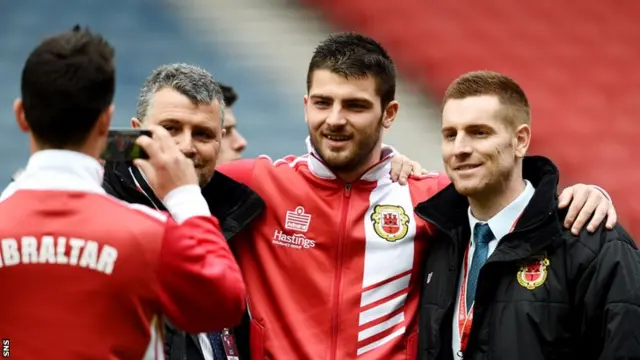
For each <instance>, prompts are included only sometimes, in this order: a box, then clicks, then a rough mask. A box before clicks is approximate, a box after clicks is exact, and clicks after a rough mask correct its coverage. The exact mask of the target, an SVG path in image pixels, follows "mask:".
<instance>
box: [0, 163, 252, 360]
mask: <svg viewBox="0 0 640 360" xmlns="http://www.w3.org/2000/svg"><path fill="white" fill-rule="evenodd" d="M101 182H102V167H101V166H100V164H99V163H98V162H97V161H96V160H94V159H92V158H89V157H86V156H84V155H81V154H79V153H74V152H70V151H56V150H47V151H42V152H38V153H36V154H34V155H33V156H32V157H31V159H30V160H29V164H28V166H27V168H26V170H25V172H24V173H23V174H22V175H21V176H20V177H19V178H18V179H17V180H16V182H15V183H13V184H12V185H11V186H10V188H8V189H7V190H6V191H5V193H4V194H3V198H4V201H2V202H1V203H0V285H1V286H2V290H1V291H0V309H1V310H2V315H0V337H2V338H4V339H8V340H9V341H10V343H9V349H8V351H9V352H10V356H11V358H15V359H38V360H39V359H48V360H55V359H61V360H62V359H64V360H70V359H143V358H144V359H161V358H163V356H164V355H163V351H162V349H163V348H162V346H163V344H162V332H161V329H162V318H161V315H165V316H166V317H167V318H168V319H169V320H170V321H172V322H173V323H174V324H175V325H176V326H178V327H179V328H181V329H184V330H186V331H189V332H201V331H212V330H219V329H221V328H223V327H227V326H231V325H234V324H236V323H237V322H238V321H239V320H240V319H241V317H242V315H243V312H244V307H245V306H244V304H245V292H244V284H243V281H242V277H241V275H240V270H239V268H238V265H237V263H236V262H235V261H234V259H233V256H232V254H231V252H230V250H229V248H228V246H227V244H226V241H225V240H224V237H223V236H222V234H221V233H220V229H219V226H218V222H217V220H216V219H215V218H213V217H211V216H210V215H209V213H208V207H207V206H206V203H205V202H204V199H202V198H201V195H200V189H199V188H198V187H197V186H195V188H189V187H183V188H180V189H178V190H175V191H176V193H174V194H173V195H176V196H173V197H171V198H169V197H170V196H172V195H171V194H170V195H169V196H168V197H167V199H166V201H167V208H169V209H170V211H171V212H172V215H173V217H174V218H175V219H176V220H175V221H174V220H173V219H172V218H171V217H170V216H168V215H167V214H165V213H160V212H157V211H155V210H150V209H148V208H146V207H142V206H133V205H129V204H126V203H123V202H120V201H118V200H115V199H113V198H111V197H109V196H108V195H106V194H105V193H104V191H103V190H102V187H101ZM189 193H190V194H191V195H193V196H191V197H189ZM198 197H199V198H198ZM193 199H195V200H196V201H192V200H193ZM197 200H201V201H200V202H198V201H197ZM174 211H175V213H174ZM176 221H178V222H181V224H180V225H179V224H178V223H176ZM5 350H6V348H5Z"/></svg>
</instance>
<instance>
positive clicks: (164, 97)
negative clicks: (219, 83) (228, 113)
mask: <svg viewBox="0 0 640 360" xmlns="http://www.w3.org/2000/svg"><path fill="white" fill-rule="evenodd" d="M131 124H132V126H133V127H136V128H137V127H144V126H148V125H160V126H162V127H164V128H165V129H167V131H168V132H169V133H170V134H171V136H172V137H173V139H174V140H175V141H176V144H178V147H179V148H180V150H181V151H182V153H183V154H185V156H186V157H188V158H189V159H191V160H192V161H193V163H194V166H195V168H196V172H197V174H198V178H199V182H200V186H204V185H206V184H207V183H208V182H209V180H210V179H211V177H212V176H213V173H214V169H215V167H216V158H217V157H218V152H219V150H220V141H221V138H222V136H223V130H222V127H221V119H220V104H219V103H218V101H215V102H214V103H212V104H194V103H193V102H192V101H191V100H190V99H189V98H188V97H186V96H184V95H182V94H181V93H180V92H178V91H176V90H174V89H172V88H168V87H165V88H163V89H160V90H158V91H157V92H156V93H155V94H154V95H153V98H152V99H151V101H150V103H149V108H148V109H147V115H146V117H145V118H144V119H142V121H139V120H138V119H135V118H134V119H132V121H131Z"/></svg>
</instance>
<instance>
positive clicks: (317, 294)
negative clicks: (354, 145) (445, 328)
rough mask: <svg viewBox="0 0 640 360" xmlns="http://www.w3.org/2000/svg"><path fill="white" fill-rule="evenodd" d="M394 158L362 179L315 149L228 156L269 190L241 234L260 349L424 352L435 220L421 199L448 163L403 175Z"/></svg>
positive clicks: (299, 355)
mask: <svg viewBox="0 0 640 360" xmlns="http://www.w3.org/2000/svg"><path fill="white" fill-rule="evenodd" d="M392 152H393V150H392V149H391V148H384V149H383V155H384V158H383V159H382V160H381V161H380V162H379V163H378V164H377V165H375V166H374V167H372V168H371V169H370V170H368V171H367V172H366V173H365V174H364V175H363V176H362V177H361V178H360V179H359V180H357V181H354V182H353V183H351V184H346V183H345V182H343V181H341V180H339V179H337V178H336V177H335V176H334V174H333V173H332V172H331V171H330V170H329V169H328V168H327V166H325V164H324V163H323V162H322V161H321V160H319V158H318V157H317V155H316V154H314V153H310V154H307V155H304V156H301V157H295V156H290V157H286V158H284V159H281V160H278V161H275V162H272V161H271V160H269V159H268V158H258V159H252V160H240V161H237V162H232V163H229V164H224V165H221V166H219V167H218V170H219V171H221V172H223V173H224V174H226V175H228V176H230V177H232V178H234V179H235V180H237V181H240V182H243V183H245V184H247V185H248V186H249V187H251V188H252V189H253V190H254V191H256V192H257V193H258V194H259V195H260V196H261V197H262V198H263V199H264V201H265V202H266V204H267V206H266V210H265V212H264V213H263V215H262V216H261V217H260V218H258V219H257V220H256V221H255V222H254V223H253V225H252V227H251V229H250V231H248V232H247V233H245V234H244V235H243V237H242V238H238V239H237V240H235V241H234V242H233V244H232V247H234V250H235V253H236V258H237V260H238V263H239V264H240V267H241V269H242V271H243V275H244V278H245V279H246V285H247V291H248V298H249V301H248V308H249V312H250V315H251V328H250V340H251V353H252V359H260V360H263V359H282V360H290V359H310V360H315V359H318V360H326V359H330V360H334V359H385V360H397V359H403V360H404V359H414V358H415V353H416V350H417V338H416V335H417V330H418V329H417V326H418V323H417V320H418V319H417V311H418V302H419V290H420V289H419V288H420V281H421V278H422V277H421V270H422V269H421V264H422V256H423V254H424V250H425V246H426V244H427V240H428V238H429V236H430V230H429V228H428V226H427V224H426V223H425V222H424V221H422V220H421V219H419V218H418V217H416V216H415V215H414V212H413V209H414V206H415V205H416V204H417V203H418V202H420V201H424V200H425V199H426V198H427V197H429V196H431V195H433V194H435V193H436V192H437V191H438V190H439V189H441V188H443V187H444V186H446V185H447V184H448V183H449V180H448V179H447V178H446V176H445V175H439V174H431V175H428V176H425V177H421V178H417V177H412V178H410V180H409V184H408V185H407V186H401V185H399V184H398V183H392V182H391V179H390V176H389V172H390V158H391V156H392Z"/></svg>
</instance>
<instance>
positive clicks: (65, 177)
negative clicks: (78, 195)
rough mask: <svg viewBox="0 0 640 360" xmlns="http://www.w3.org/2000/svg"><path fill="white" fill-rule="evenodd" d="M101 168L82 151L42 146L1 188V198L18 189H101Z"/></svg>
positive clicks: (101, 190)
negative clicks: (14, 176)
mask: <svg viewBox="0 0 640 360" xmlns="http://www.w3.org/2000/svg"><path fill="white" fill-rule="evenodd" d="M103 175H104V169H103V168H102V166H101V165H100V163H99V162H98V161H97V160H96V159H94V158H92V157H90V156H87V155H85V154H82V153H79V152H76V151H70V150H42V151H38V152H36V153H35V154H33V155H31V157H30V158H29V162H28V163H27V166H26V168H25V169H24V172H22V173H21V174H20V176H18V178H17V179H15V181H14V182H12V183H11V184H9V186H8V187H7V188H6V189H5V190H4V192H3V193H2V196H1V197H0V200H4V199H6V198H7V197H9V196H11V195H12V194H13V193H14V192H15V191H18V190H27V189H28V190H67V191H86V192H96V193H105V191H104V190H103V189H102V178H103Z"/></svg>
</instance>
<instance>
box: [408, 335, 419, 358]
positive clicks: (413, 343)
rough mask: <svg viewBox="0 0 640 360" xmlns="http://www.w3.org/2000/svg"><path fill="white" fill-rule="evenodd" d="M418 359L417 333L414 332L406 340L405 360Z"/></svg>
mask: <svg viewBox="0 0 640 360" xmlns="http://www.w3.org/2000/svg"><path fill="white" fill-rule="evenodd" d="M417 358H418V332H417V331H415V332H414V333H413V334H411V335H409V337H408V338H407V360H416V359H417Z"/></svg>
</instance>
